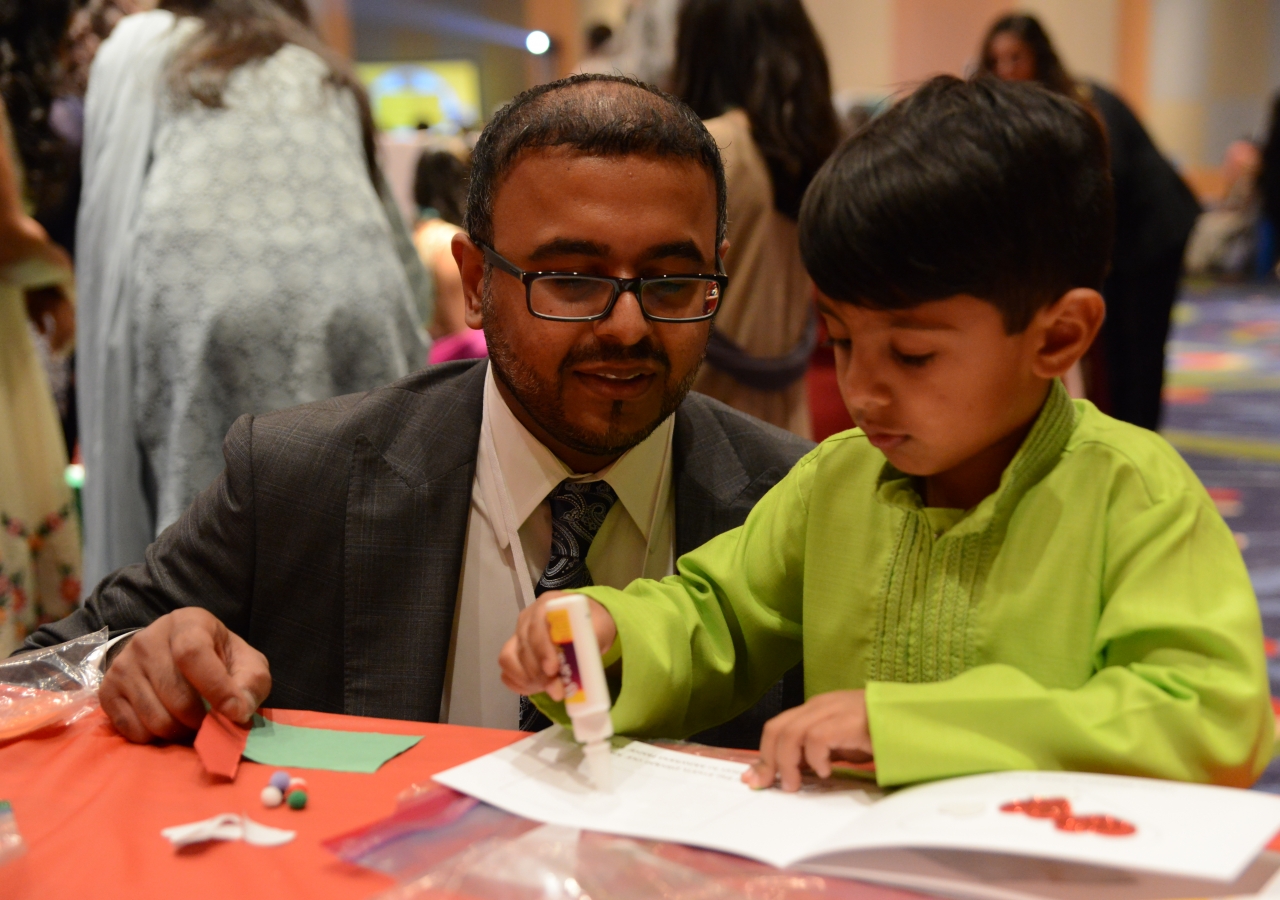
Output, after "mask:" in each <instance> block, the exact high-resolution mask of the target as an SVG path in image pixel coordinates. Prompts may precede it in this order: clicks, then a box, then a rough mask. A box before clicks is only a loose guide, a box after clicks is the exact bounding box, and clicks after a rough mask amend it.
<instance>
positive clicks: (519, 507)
mask: <svg viewBox="0 0 1280 900" xmlns="http://www.w3.org/2000/svg"><path fill="white" fill-rule="evenodd" d="M484 416H485V418H486V419H487V420H488V423H489V427H490V428H491V429H492V433H493V443H494V452H495V453H496V455H497V458H498V460H497V461H498V467H499V469H500V470H501V472H502V479H503V481H505V482H506V488H507V493H508V494H509V495H510V497H511V505H512V512H513V513H514V514H515V520H516V524H517V527H519V526H520V525H523V524H524V522H526V521H527V520H528V518H529V516H531V515H533V513H534V511H535V510H536V509H537V508H538V507H539V506H540V505H542V501H544V500H546V499H547V495H548V494H550V493H551V492H552V491H553V490H555V488H556V486H557V485H558V484H560V482H562V481H564V480H565V479H566V478H567V479H569V480H571V481H606V482H608V484H609V486H610V487H611V488H613V490H614V492H615V493H616V494H617V495H618V502H620V503H621V504H622V506H623V508H624V509H625V510H626V511H627V515H629V516H630V517H631V520H632V521H633V522H634V523H635V525H636V528H638V529H639V530H640V534H641V535H643V536H644V539H645V540H646V541H648V540H649V539H650V534H649V532H650V530H651V528H652V526H653V523H654V521H655V519H656V516H655V512H656V510H657V509H658V504H659V502H661V500H662V493H663V491H662V486H663V485H664V484H669V483H670V469H671V436H672V431H673V426H674V423H675V417H674V416H668V417H667V418H666V419H664V420H663V421H662V424H660V425H659V426H658V427H657V428H656V429H654V431H653V434H651V435H649V436H648V437H647V438H645V439H644V440H643V441H641V442H640V443H639V444H637V445H636V446H634V447H632V448H631V449H630V450H628V451H627V452H626V453H624V454H622V456H620V457H618V458H617V459H616V460H614V461H613V463H612V464H610V465H609V466H608V467H607V468H605V469H603V470H601V471H599V472H594V473H591V474H588V475H580V474H575V473H574V472H573V471H571V470H570V469H569V467H568V466H566V465H565V464H564V463H563V462H561V461H560V458H559V457H557V456H556V455H555V454H554V453H552V452H551V451H550V450H548V449H547V447H546V445H545V444H543V443H542V442H541V441H539V440H538V439H537V438H536V437H534V436H533V435H532V434H530V433H529V429H527V428H525V427H524V425H522V424H521V423H520V420H519V419H517V418H516V416H515V413H513V412H512V411H511V409H510V407H508V406H507V402H506V401H505V400H504V399H502V395H501V394H500V393H498V386H497V384H496V382H495V381H494V374H493V366H492V365H490V366H489V371H488V373H487V374H486V375H485V384H484Z"/></svg>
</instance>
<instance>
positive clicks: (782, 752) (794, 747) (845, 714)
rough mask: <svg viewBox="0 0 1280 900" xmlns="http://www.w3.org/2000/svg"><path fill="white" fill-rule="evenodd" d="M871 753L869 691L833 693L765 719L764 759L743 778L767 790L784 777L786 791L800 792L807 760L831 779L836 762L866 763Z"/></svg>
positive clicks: (825, 776) (761, 742) (820, 695)
mask: <svg viewBox="0 0 1280 900" xmlns="http://www.w3.org/2000/svg"><path fill="white" fill-rule="evenodd" d="M872 755H873V754H872V751H871V732H870V730H869V729H868V727H867V694H866V691H832V692H831V693H829V694H819V695H818V696H816V697H814V698H813V699H812V700H810V701H809V702H808V703H805V704H804V705H802V706H797V707H795V708H793V709H789V710H787V711H786V712H784V713H782V714H780V715H777V716H774V717H773V718H772V719H770V720H769V721H768V722H766V723H765V726H764V734H762V735H761V737H760V761H759V762H757V763H756V764H755V765H753V766H752V767H751V768H750V769H748V770H747V771H746V772H744V773H743V774H742V780H743V781H745V782H746V783H747V784H749V785H751V787H753V788H766V787H772V786H773V783H774V781H775V779H777V778H779V777H780V778H781V780H782V789H783V790H784V791H797V790H799V789H800V766H801V764H802V763H808V765H809V768H810V769H812V770H813V771H814V772H816V773H817V774H818V776H819V777H821V778H827V777H828V776H830V775H831V762H832V760H845V761H848V762H866V761H867V760H869V759H871V757H872Z"/></svg>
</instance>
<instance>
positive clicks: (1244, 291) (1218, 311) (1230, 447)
mask: <svg viewBox="0 0 1280 900" xmlns="http://www.w3.org/2000/svg"><path fill="white" fill-rule="evenodd" d="M1168 366H1169V375H1168V379H1167V381H1166V386H1165V417H1164V428H1163V429H1162V430H1163V433H1164V435H1165V437H1166V438H1168V439H1169V441H1170V442H1171V443H1172V444H1173V445H1174V446H1175V447H1177V448H1178V450H1179V451H1181V453H1182V455H1183V456H1184V457H1185V458H1186V460H1187V462H1188V463H1190V464H1191V466H1192V468H1194V469H1195V470H1196V473H1197V474H1198V475H1199V476H1200V479H1201V480H1202V481H1203V482H1204V484H1205V486H1206V487H1207V488H1208V489H1209V493H1210V495H1211V496H1212V497H1213V498H1214V500H1215V501H1216V503H1217V504H1218V511H1219V512H1221V513H1222V516H1223V518H1225V519H1226V521H1227V524H1228V525H1230V526H1231V529H1232V531H1234V532H1235V534H1236V540H1237V541H1238V542H1239V544H1240V547H1241V549H1242V550H1243V552H1244V559H1245V563H1246V564H1247V565H1248V567H1249V574H1250V576H1251V577H1252V579H1253V586H1254V590H1255V591H1256V592H1257V594H1258V605H1259V606H1260V607H1261V610H1262V622H1263V629H1264V631H1265V632H1266V635H1267V651H1268V655H1269V657H1270V668H1271V692H1272V694H1273V695H1274V696H1280V658H1277V648H1278V647H1280V285H1276V284H1269V285H1238V286H1237V285H1232V286H1223V285H1214V286H1204V285H1200V286H1189V287H1188V288H1186V289H1185V290H1184V292H1183V296H1182V300H1181V302H1180V303H1179V305H1178V308H1177V310H1176V311H1175V323H1174V331H1173V335H1172V337H1171V340H1170V345H1169V363H1168ZM1258 787H1259V788H1260V789H1262V790H1266V791H1270V792H1273V793H1280V761H1277V762H1276V763H1273V764H1272V766H1271V768H1270V769H1268V770H1267V773H1266V774H1265V775H1264V776H1263V779H1262V781H1261V782H1259V784H1258Z"/></svg>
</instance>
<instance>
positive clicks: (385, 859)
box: [324, 748, 913, 900]
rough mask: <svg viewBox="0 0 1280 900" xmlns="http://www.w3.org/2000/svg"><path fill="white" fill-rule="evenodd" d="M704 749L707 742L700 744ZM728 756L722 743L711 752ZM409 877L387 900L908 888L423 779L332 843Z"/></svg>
mask: <svg viewBox="0 0 1280 900" xmlns="http://www.w3.org/2000/svg"><path fill="white" fill-rule="evenodd" d="M698 749H702V748H698ZM712 753H714V754H716V755H718V753H719V751H714V750H713V751H711V752H710V753H709V754H708V755H711V754H712ZM324 846H325V847H326V849H328V850H329V851H331V852H332V853H334V854H336V855H337V856H339V857H340V858H342V859H344V860H346V861H347V862H350V863H354V864H355V865H360V866H364V867H366V868H370V869H375V870H377V871H379V872H383V873H384V874H387V875H390V876H391V877H393V878H395V879H396V880H397V881H399V882H400V885H399V886H398V887H395V888H392V889H391V890H390V891H387V892H386V893H384V894H382V895H381V896H380V897H379V898H378V900H417V898H425V897H431V896H440V895H443V894H452V895H457V896H465V897H469V898H473V900H586V898H588V897H589V898H594V900H641V898H646V900H647V898H651V897H662V898H665V900H736V898H746V900H855V898H856V900H882V898H903V897H907V896H913V895H907V894H903V893H902V892H899V891H895V890H891V889H887V888H880V887H873V886H870V885H866V884H856V883H854V882H849V881H843V880H841V879H834V878H823V877H820V876H816V875H807V874H804V873H798V872H789V871H784V870H780V869H775V868H773V867H772V866H767V865H764V864H763V863H756V862H752V861H750V860H746V859H742V858H740V857H736V856H729V855H727V854H723V853H716V852H713V851H709V850H699V849H696V848H693V847H684V846H680V845H677V844H664V843H660V842H656V841H642V840H636V839H632V838H623V837H615V836H612V835H603V834H596V833H593V832H579V831H577V830H575V829H568V828H560V827H557V826H550V825H539V824H538V823H536V822H530V821H529V820H527V819H521V818H519V817H518V816H513V815H510V814H509V813H505V812H502V811H501V810H498V809H495V808H493V807H491V806H488V805H487V804H484V803H480V802H478V801H476V800H474V799H472V798H470V797H467V796H465V795H462V794H458V793H455V792H454V791H451V790H449V789H448V788H444V787H440V786H439V785H429V786H425V787H418V786H414V787H412V788H410V789H409V790H408V791H406V792H405V793H404V794H402V795H401V798H400V803H399V805H398V807H397V809H396V812H395V813H393V814H392V815H391V816H389V817H388V818H386V819H383V820H382V821H380V822H376V823H374V824H372V825H369V826H367V827H365V828H361V829H358V830H356V831H353V832H349V833H348V834H345V835H342V836H339V837H336V838H332V839H330V840H328V841H325V842H324Z"/></svg>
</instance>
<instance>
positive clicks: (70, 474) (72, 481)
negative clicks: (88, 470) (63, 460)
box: [64, 463, 84, 490]
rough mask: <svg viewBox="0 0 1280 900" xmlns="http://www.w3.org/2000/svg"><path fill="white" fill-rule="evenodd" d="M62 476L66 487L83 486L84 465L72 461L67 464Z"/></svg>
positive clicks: (78, 487) (77, 487) (76, 487)
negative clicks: (64, 473)
mask: <svg viewBox="0 0 1280 900" xmlns="http://www.w3.org/2000/svg"><path fill="white" fill-rule="evenodd" d="M64 477H65V478H66V481H67V486H68V487H71V488H75V489H77V490H79V489H80V488H82V487H84V466H82V465H80V464H79V463H72V464H71V465H69V466H67V472H66V475H65V476H64Z"/></svg>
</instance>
